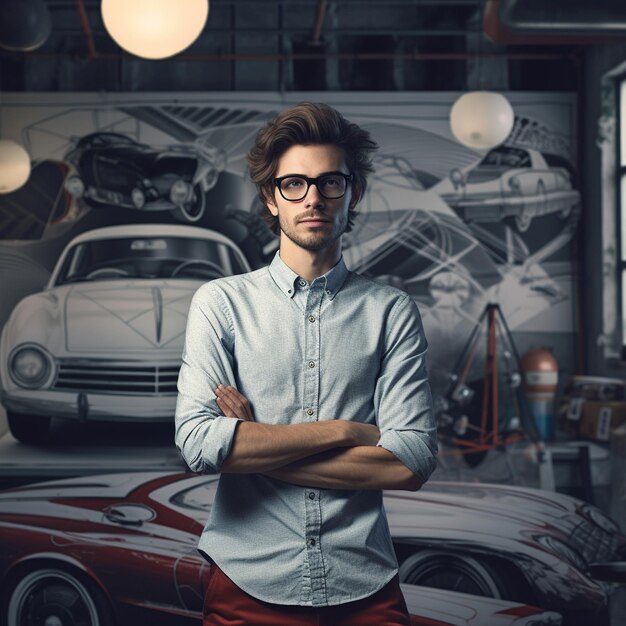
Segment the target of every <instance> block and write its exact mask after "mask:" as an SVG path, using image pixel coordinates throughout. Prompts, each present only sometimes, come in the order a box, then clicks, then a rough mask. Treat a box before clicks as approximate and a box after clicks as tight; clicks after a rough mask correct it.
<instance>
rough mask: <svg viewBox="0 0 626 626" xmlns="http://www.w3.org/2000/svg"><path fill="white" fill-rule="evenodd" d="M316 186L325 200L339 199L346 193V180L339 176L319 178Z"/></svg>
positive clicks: (331, 175)
mask: <svg viewBox="0 0 626 626" xmlns="http://www.w3.org/2000/svg"><path fill="white" fill-rule="evenodd" d="M317 184H318V187H317V188H318V189H319V191H320V193H321V194H322V195H323V196H324V197H325V198H341V196H343V194H344V193H346V179H345V177H344V176H341V175H339V174H328V175H326V176H320V177H319V180H318V183H317Z"/></svg>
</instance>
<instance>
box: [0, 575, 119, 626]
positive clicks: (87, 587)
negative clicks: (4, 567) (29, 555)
mask: <svg viewBox="0 0 626 626" xmlns="http://www.w3.org/2000/svg"><path fill="white" fill-rule="evenodd" d="M6 606H7V610H6V617H7V624H10V625H14V624H15V625H18V626H39V625H44V626H64V625H65V624H72V625H80V626H112V625H113V620H112V617H111V611H110V609H109V607H108V604H107V601H106V599H105V598H104V595H103V594H102V592H101V591H100V590H99V589H98V588H97V587H96V586H95V584H94V583H92V582H91V581H90V580H88V579H87V578H83V577H82V576H81V577H80V578H79V577H78V576H77V575H75V574H72V573H70V572H69V571H66V570H63V569H57V568H54V567H51V568H46V569H39V570H35V571H32V572H29V573H28V574H26V575H25V576H23V577H22V578H21V579H20V580H19V582H18V583H17V584H16V585H15V586H14V587H13V589H12V591H11V592H10V594H9V596H8V602H7V605H6Z"/></svg>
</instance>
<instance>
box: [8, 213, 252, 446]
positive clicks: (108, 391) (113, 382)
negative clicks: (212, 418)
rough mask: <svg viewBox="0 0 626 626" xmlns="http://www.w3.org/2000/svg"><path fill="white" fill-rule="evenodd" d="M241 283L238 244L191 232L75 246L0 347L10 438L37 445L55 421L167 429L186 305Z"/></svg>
mask: <svg viewBox="0 0 626 626" xmlns="http://www.w3.org/2000/svg"><path fill="white" fill-rule="evenodd" d="M249 271H250V266H249V264H248V261H247V260H246V258H245V256H244V255H243V253H242V252H241V250H240V249H239V248H238V247H237V246H236V245H235V243H233V242H232V241H231V240H230V239H229V238H227V237H225V236H224V235H222V234H220V233H217V232H215V231H211V230H208V229H206V228H198V227H196V226H185V225H177V224H172V225H168V224H135V225H120V226H109V227H105V228H97V229H93V230H90V231H87V232H84V233H82V234H81V235H78V236H77V237H75V238H74V239H72V241H70V242H69V243H68V245H67V246H66V247H65V249H64V250H63V252H62V253H61V255H60V257H59V259H58V261H57V263H56V265H55V268H54V270H53V272H52V274H51V276H50V279H49V281H48V284H47V285H46V287H45V289H44V290H43V291H41V292H39V293H35V294H31V295H29V296H27V297H25V298H23V299H22V300H20V301H19V302H18V303H17V305H16V306H15V307H14V309H13V310H12V312H11V314H10V316H9V318H8V319H7V322H6V324H5V325H4V328H3V330H2V335H1V336H0V361H1V362H0V387H1V389H0V392H1V395H0V402H1V403H2V405H3V406H4V407H5V408H6V410H7V419H8V423H9V428H10V430H11V433H12V434H13V436H14V437H15V438H16V439H18V440H19V441H21V442H23V443H37V442H41V441H43V440H44V439H45V438H46V436H47V433H48V430H49V426H50V418H51V417H61V418H69V419H75V420H80V421H86V420H104V421H114V420H118V421H147V422H149V421H161V420H164V421H168V420H172V419H173V415H174V410H175V405H176V381H177V378H178V370H179V368H180V363H181V358H182V350H183V341H184V333H185V327H186V323H187V313H188V310H189V304H190V302H191V297H192V296H193V294H194V292H195V291H196V289H198V287H200V285H201V284H202V283H204V282H206V281H208V280H212V279H214V278H221V277H223V276H230V275H233V274H241V273H244V272H249Z"/></svg>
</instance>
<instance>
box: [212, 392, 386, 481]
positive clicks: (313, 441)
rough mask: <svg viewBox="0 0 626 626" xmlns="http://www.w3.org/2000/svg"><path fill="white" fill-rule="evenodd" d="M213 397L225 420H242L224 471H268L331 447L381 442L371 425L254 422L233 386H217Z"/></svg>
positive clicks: (369, 444)
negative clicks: (229, 418)
mask: <svg viewBox="0 0 626 626" xmlns="http://www.w3.org/2000/svg"><path fill="white" fill-rule="evenodd" d="M215 396H216V399H217V405H218V407H219V408H220V410H221V411H222V413H223V414H224V416H225V417H234V418H239V419H241V420H242V421H241V422H240V423H239V426H238V427H237V430H236V431H235V437H234V440H233V446H232V448H231V451H230V452H229V454H228V456H227V458H226V460H225V461H224V463H223V464H222V471H223V472H227V473H241V474H256V473H262V472H268V471H271V470H274V469H277V468H279V467H282V466H284V465H288V464H290V463H293V462H294V461H298V460H300V459H303V458H305V457H308V456H311V455H315V454H319V453H320V452H324V451H327V450H332V449H334V448H345V447H353V446H368V447H375V446H376V444H377V443H378V440H379V439H380V431H379V430H378V427H377V426H375V425H374V424H361V423H360V422H349V421H347V420H340V419H337V420H322V421H319V422H299V423H296V424H276V425H275V424H262V423H257V422H256V421H255V419H254V415H253V413H252V406H251V405H250V402H249V401H248V399H247V398H246V397H245V396H244V395H243V394H242V393H240V392H239V391H237V389H235V388H234V387H232V386H227V385H221V384H220V385H218V387H217V388H216V389H215Z"/></svg>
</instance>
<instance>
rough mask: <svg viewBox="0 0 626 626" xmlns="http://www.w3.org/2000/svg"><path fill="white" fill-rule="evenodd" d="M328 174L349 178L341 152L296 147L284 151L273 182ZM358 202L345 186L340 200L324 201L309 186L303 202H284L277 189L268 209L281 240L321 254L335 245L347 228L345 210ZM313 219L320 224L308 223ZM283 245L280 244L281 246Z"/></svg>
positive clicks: (329, 148)
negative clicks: (280, 234) (290, 176)
mask: <svg viewBox="0 0 626 626" xmlns="http://www.w3.org/2000/svg"><path fill="white" fill-rule="evenodd" d="M329 172H344V173H345V174H349V173H350V172H349V171H348V168H347V166H346V163H345V159H344V154H343V150H341V148H338V147H337V146H333V145H311V146H301V145H295V146H291V147H290V148H289V149H287V150H286V151H285V152H284V153H283V155H282V156H281V157H280V159H279V161H278V169H277V170H276V176H275V178H280V177H281V176H287V175H294V174H300V175H304V176H308V177H309V178H315V177H317V176H320V175H321V174H326V173H329ZM357 200H358V195H357V194H356V193H355V191H354V190H353V189H352V185H351V184H350V183H348V187H347V189H346V193H345V195H344V196H343V197H341V198H336V199H333V200H329V199H327V198H324V197H323V196H322V195H321V194H320V192H319V190H318V188H317V185H311V186H310V187H309V190H308V192H307V194H306V196H305V197H304V198H303V199H302V200H298V201H296V202H292V201H289V200H285V198H283V197H282V196H281V194H280V191H279V190H278V188H275V191H274V201H273V202H268V204H267V207H268V209H269V210H270V211H271V213H272V215H274V216H275V217H278V221H279V224H280V229H281V231H282V232H283V234H284V236H285V237H287V239H288V240H289V241H290V242H291V243H292V244H294V245H296V246H298V247H300V248H303V249H305V250H310V251H318V250H323V249H324V248H327V247H328V246H330V245H331V244H332V243H333V242H335V241H337V239H339V238H340V237H341V235H342V234H343V233H344V232H345V230H346V227H347V225H348V210H349V209H350V208H352V207H353V206H354V205H355V204H356V202H357ZM313 218H316V219H318V220H322V221H317V222H314V221H311V220H312V219H313ZM281 245H282V244H281Z"/></svg>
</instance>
